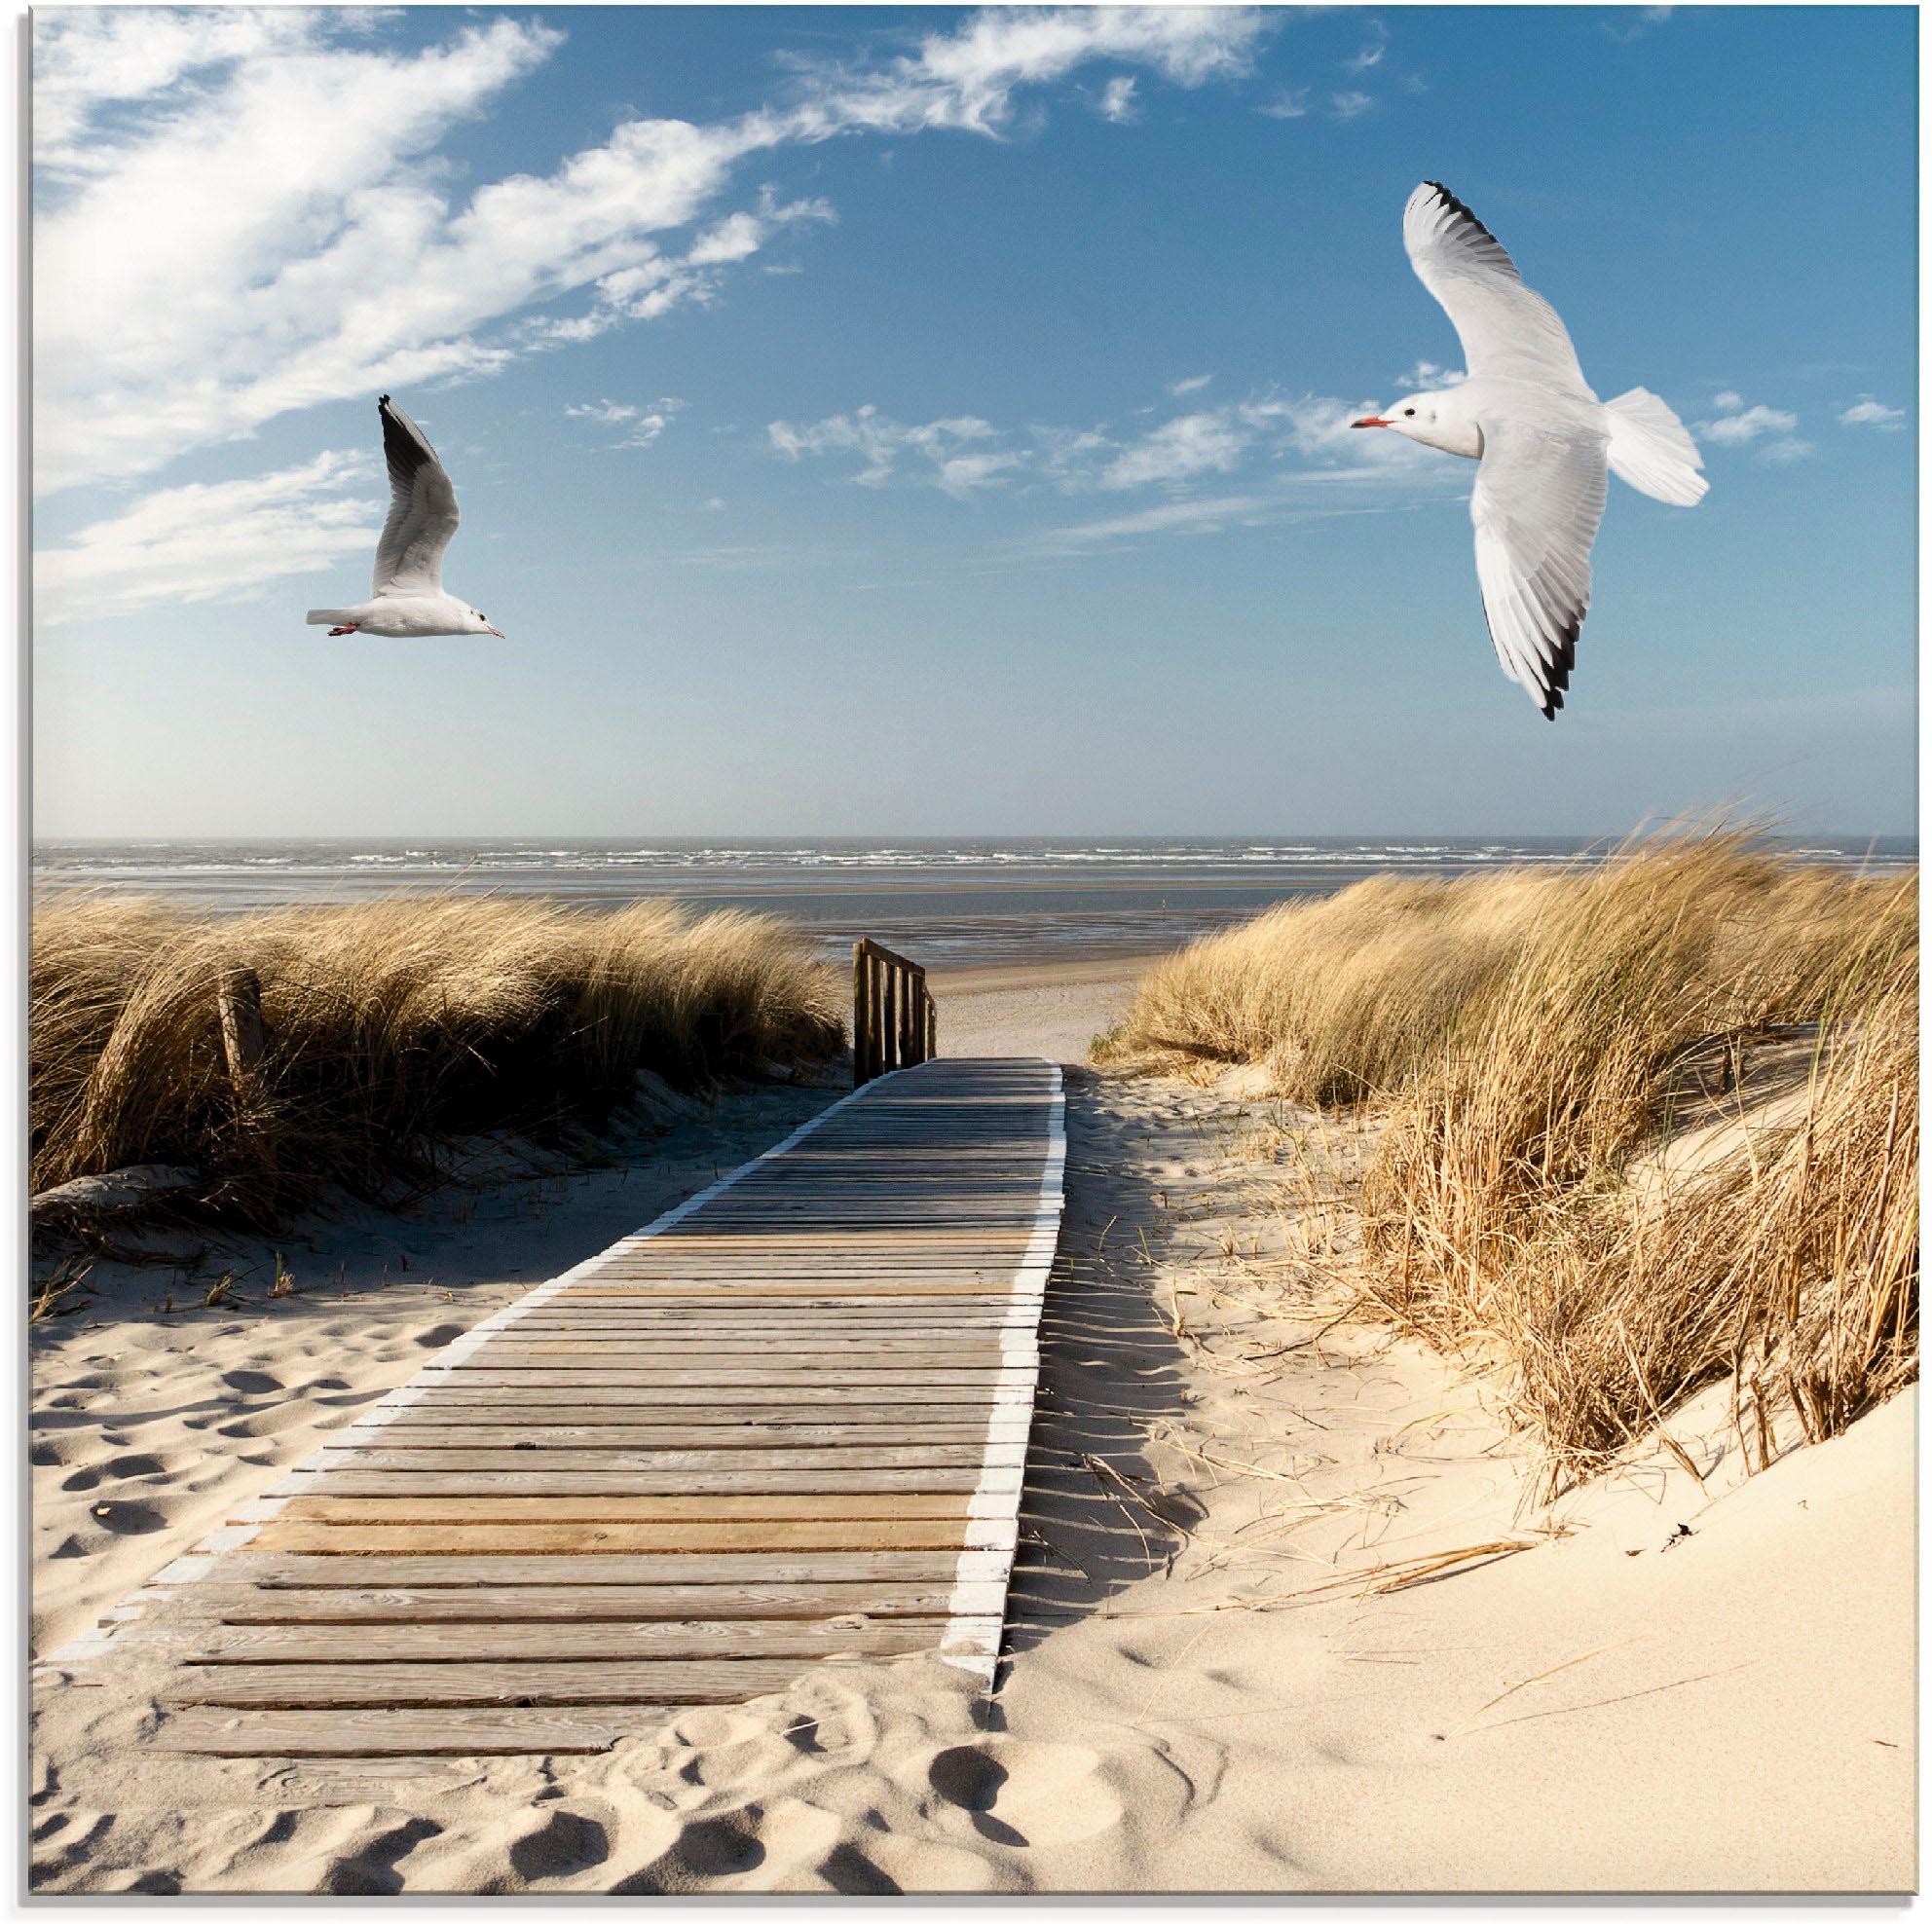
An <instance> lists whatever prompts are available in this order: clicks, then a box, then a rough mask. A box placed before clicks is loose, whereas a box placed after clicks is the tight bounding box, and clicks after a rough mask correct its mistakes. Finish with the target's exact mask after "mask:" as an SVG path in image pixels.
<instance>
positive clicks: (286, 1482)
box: [276, 1458, 1018, 1509]
mask: <svg viewBox="0 0 1932 1924" xmlns="http://www.w3.org/2000/svg"><path fill="white" fill-rule="evenodd" d="M528 1461H529V1459H527V1458H526V1459H525V1462H526V1463H528ZM983 1474H984V1472H983V1471H982V1470H981V1469H980V1467H979V1465H977V1464H969V1465H967V1466H966V1467H964V1468H960V1469H791V1470H786V1469H757V1468H751V1469H736V1470H675V1471H672V1472H670V1473H669V1474H663V1473H655V1474H653V1473H652V1472H651V1471H650V1470H638V1469H619V1470H603V1471H599V1470H582V1469H576V1470H545V1469H530V1468H527V1467H523V1468H518V1469H476V1468H454V1469H452V1468H450V1467H448V1466H445V1467H442V1468H440V1469H429V1470H425V1469H411V1468H402V1469H357V1468H338V1467H336V1466H335V1465H334V1464H330V1465H328V1466H327V1467H326V1468H322V1469H316V1470H307V1469H296V1470H290V1471H289V1472H288V1473H287V1474H286V1475H285V1476H284V1477H283V1478H282V1480H281V1482H280V1483H279V1484H277V1485H276V1489H277V1491H278V1492H282V1491H299V1492H300V1493H301V1494H303V1495H305V1496H309V1495H313V1496H317V1497H322V1496H327V1497H417V1498H436V1497H441V1496H445V1495H450V1496H471V1495H473V1496H481V1495H484V1494H487V1493H489V1492H492V1491H495V1492H498V1493H501V1494H502V1495H503V1496H506V1497H507V1496H517V1497H531V1498H544V1497H565V1498H576V1497H596V1498H600V1499H601V1498H604V1497H605V1496H606V1495H609V1496H611V1497H622V1496H632V1497H667V1498H668V1497H674V1496H679V1495H689V1496H690V1497H692V1498H693V1499H696V1498H699V1497H701V1496H704V1495H711V1494H716V1495H717V1496H719V1497H721V1498H723V1497H728V1496H752V1495H770V1496H776V1495H786V1496H794V1497H810V1496H826V1497H831V1496H841V1495H848V1494H850V1495H857V1494H862V1493H866V1492H873V1493H880V1494H896V1493H905V1492H918V1493H923V1494H925V1495H929V1496H932V1495H945V1494H950V1495H954V1496H962V1497H970V1496H971V1495H972V1494H973V1492H974V1491H975V1490H976V1489H978V1488H979V1486H980V1481H981V1478H982V1476H983ZM1015 1474H1018V1472H1015ZM565 1507H566V1508H567V1509H568V1508H569V1507H570V1505H568V1504H566V1505H565Z"/></svg>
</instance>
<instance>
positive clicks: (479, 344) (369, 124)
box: [34, 7, 1271, 488]
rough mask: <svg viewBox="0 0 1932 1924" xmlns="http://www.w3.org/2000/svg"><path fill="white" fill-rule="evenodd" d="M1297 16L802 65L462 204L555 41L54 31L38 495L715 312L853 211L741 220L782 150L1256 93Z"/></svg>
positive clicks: (1043, 26)
mask: <svg viewBox="0 0 1932 1924" xmlns="http://www.w3.org/2000/svg"><path fill="white" fill-rule="evenodd" d="M1270 27H1271V19H1270V18H1269V17H1268V16H1266V15H1264V14H1263V13H1262V12H1260V11H1259V10H1254V9H1248V8H1238V7H1234V8H1205V9H1181V8H1172V9H1170V8H1135V7H1094V8H1087V7H1069V8H1038V9H1036V8H1026V9H1018V8H1016V9H1011V10H1009V9H990V10H988V11H986V12H984V13H980V14H974V15H970V16H968V17H967V18H966V19H964V20H963V21H962V22H961V23H959V24H958V25H957V26H955V27H950V28H948V29H947V30H943V31H935V32H933V33H931V34H929V35H927V36H926V37H925V38H924V39H922V40H921V41H920V42H919V43H918V46H917V48H916V50H915V51H914V52H912V53H910V54H905V55H900V56H895V57H893V58H892V59H890V60H889V61H887V62H885V63H883V64H873V65H870V66H850V65H822V66H810V67H806V68H802V69H800V70H799V72H798V73H797V74H796V75H795V76H794V79H793V82H792V84H791V88H790V97H789V98H787V99H785V100H783V101H781V102H780V103H778V104H775V105H771V106H766V107H761V108H759V109H757V110H755V111H753V112H750V113H747V114H743V115H740V116H738V117H736V118H734V119H730V120H725V121H721V122H717V123H713V124H693V123H691V122H687V121H677V120H634V121H626V122H624V123H622V124H621V125H619V126H618V127H617V128H616V129H614V130H613V133H612V134H611V136H610V138H609V139H608V140H606V141H604V142H602V143H601V144H598V145H596V146H591V147H586V148H584V149H582V150H581V151H579V152H577V153H575V154H572V155H569V156H568V157H566V158H565V159H564V160H563V161H562V162H561V163H560V164H559V165H558V166H556V167H555V168H554V169H553V170H552V171H550V172H549V173H547V174H536V173H526V174H516V175H511V176H508V177H505V178H502V179H498V180H489V181H485V182H484V183H482V184H481V185H479V186H477V187H475V188H474V190H473V191H470V192H468V193H467V195H466V198H464V197H463V196H462V195H460V193H459V191H458V189H457V188H456V186H455V184H454V183H455V181H456V179H457V177H456V176H454V175H450V174H445V173H442V172H440V171H438V170H437V169H435V168H434V167H425V166H423V164H422V163H423V159H424V157H425V156H427V155H428V154H430V153H431V152H432V151H433V150H434V149H435V147H436V146H437V144H438V143H439V142H440V141H441V139H442V138H443V136H444V135H445V134H446V133H447V132H449V130H450V129H452V128H453V127H455V126H456V125H457V124H458V123H459V122H461V121H463V120H465V119H468V118H472V117H474V116H475V115H477V114H479V113H481V112H483V111H485V110H487V109H488V108H490V107H491V106H492V105H493V104H494V103H495V102H496V100H497V99H498V97H499V96H500V95H501V94H502V92H504V90H506V89H507V88H509V87H510V86H512V85H513V84H514V83H515V82H517V81H518V80H520V79H522V78H523V77H525V76H526V75H528V74H529V73H530V72H531V71H532V70H533V69H535V68H536V67H538V66H539V65H540V64H541V63H542V62H543V61H544V60H545V59H547V58H548V56H550V54H551V52H552V51H553V50H554V48H555V47H556V46H557V45H558V44H559V42H560V39H561V35H560V34H559V33H557V32H556V31H555V30H553V29H552V28H550V27H548V26H545V25H542V24H539V23H538V22H535V21H527V20H517V19H502V18H499V19H495V20H492V21H490V22H489V23H488V24H464V25H463V26H462V27H461V28H459V29H458V30H456V31H454V32H452V33H450V34H448V35H447V36H446V37H445V38H444V39H442V40H440V41H438V42H436V43H434V44H432V45H430V46H428V47H426V48H419V49H411V50H400V51H399V50H395V49H393V48H390V47H386V46H379V45H378V44H376V42H375V41H374V40H373V39H372V37H371V29H372V19H371V18H370V17H366V16H360V15H357V14H356V13H355V12H354V10H345V9H291V10H287V11H285V12H283V11H279V10H272V11H271V13H270V15H269V17H261V16H258V15H256V14H254V13H247V14H242V13H240V12H237V13H234V14H229V13H215V12H212V11H210V12H208V13H206V14H196V13H193V12H190V13H187V14H175V13H169V12H167V11H164V10H154V9H147V8H129V9H115V10H112V11H111V12H91V11H90V10H86V9H55V10H53V11H51V12H43V13H42V14H40V15H38V16H36V18H35V22H34V32H35V64H36V72H37V74H39V75H44V76H46V77H47V79H46V92H45V96H44V97H45V100H46V101H47V103H48V104H47V106H46V107H45V108H44V109H42V110H37V113H36V129H37V133H38V134H39V136H40V138H41V152H42V156H43V160H44V164H45V166H46V175H45V178H46V182H47V192H46V194H45V196H44V197H43V205H42V207H41V209H40V213H39V221H38V227H37V259H36V275H35V288H36V307H37V313H36V326H37V338H38V341H39V344H40V352H39V363H38V366H37V368H36V378H37V388H38V396H39V399H40V401H41V403H42V422H43V427H42V432H41V435H40V442H39V450H38V453H39V463H40V473H39V479H40V481H41V483H42V485H43V486H44V487H50V488H54V487H64V486H71V485H74V484H76V483H80V482H85V481H90V480H97V479H101V478H108V477H114V476H127V475H134V474H140V473H145V472H149V471H152V470H153V469H155V468H157V467H159V466H161V465H163V464H165V463H166V462H167V461H169V460H171V459H173V458H174V457H176V456H178V455H180V454H182V453H185V452H187V451H188V450H190V449H192V448H196V447H201V446H205V445H208V444H210V443H213V442H218V441H223V440H229V439H234V438H237V437H240V436H243V435H246V434H248V433H250V432H252V431H253V430H254V429H255V428H257V427H258V426H260V425H262V424H263V423H265V422H267V421H269V420H272V419H273V418H275V417H276V416H278V415H279V414H282V413H285V412H287V411H288V410H290V409H296V408H303V407H309V406H313V405H316V403H318V402H322V401H328V400H335V399H341V398H345V397H347V396H350V395H356V394H363V393H366V392H368V391H369V390H370V389H372V388H379V387H390V388H403V387H421V386H422V385H424V384H426V383H428V382H433V381H443V380H450V379H455V378H463V377H476V376H480V375H485V374H489V373H492V372H494V371H497V370H499V369H501V368H502V367H503V366H504V365H505V364H507V363H508V362H509V361H510V360H512V359H514V358H516V357H517V356H519V355H522V354H526V353H530V352H534V351H543V350H545V349H555V348H558V347H565V346H568V345H570V344H571V343H573V342H576V341H581V340H584V339H588V338H590V337H591V336H593V335H595V334H598V333H601V332H603V331H605V330H606V329H608V328H610V327H613V326H617V325H622V324H627V323H633V322H637V321H645V320H650V319H651V318H653V317H655V316H656V315H659V314H664V313H667V312H669V311H670V310H671V309H672V308H674V307H677V306H679V305H681V304H687V303H691V302H702V301H704V300H707V299H712V298H715V297H716V293H717V290H718V287H719V285H720V277H721V276H722V275H725V274H726V273H728V272H729V271H730V270H731V269H733V268H734V267H738V266H741V265H742V264H743V263H744V262H746V261H747V260H749V259H750V258H751V257H752V256H753V255H755V254H756V253H757V252H758V250H759V249H760V248H761V247H762V246H763V245H765V244H766V242H767V241H768V240H769V239H770V237H771V235H772V234H773V233H774V232H775V231H777V230H778V229H780V228H785V227H790V226H793V225H795V224H796V223H798V222H799V221H804V220H813V219H824V218H826V217H827V216H828V215H829V213H830V211H831V210H830V209H829V208H827V207H826V206H825V204H824V203H820V202H793V203H779V202H777V201H776V200H775V198H774V197H772V196H770V195H768V194H767V195H764V196H761V197H760V198H759V200H758V202H757V203H756V204H755V205H746V206H743V207H740V208H738V209H736V210H733V209H730V208H729V207H728V206H727V207H725V208H719V207H718V206H717V204H716V203H718V202H719V201H720V200H722V199H723V198H724V197H725V195H726V193H727V192H728V190H729V189H730V188H731V186H732V184H733V182H734V181H735V179H736V177H737V175H738V173H739V171H740V169H741V168H742V167H743V166H744V165H745V163H746V162H747V161H748V160H750V159H751V158H752V157H754V156H757V155H760V154H764V153H769V152H771V151H772V150H774V149H778V148H782V147H785V146H789V145H799V144H808V143H812V142H816V141H821V140H827V139H832V138H835V137H838V136H841V135H850V134H863V133H887V134H894V135H899V134H913V133H917V132H920V131H922V130H925V129H938V128H952V129H966V130H970V131H972V132H976V133H979V134H983V135H985V136H988V137H997V136H998V135H999V134H1000V133H1001V132H1002V131H1003V129H1005V128H1006V127H1007V126H1008V125H1009V123H1010V122H1011V120H1012V119H1013V117H1014V114H1015V113H1016V111H1017V105H1016V96H1017V95H1018V94H1019V93H1020V92H1022V90H1025V89H1029V88H1036V87H1040V86H1044V85H1047V84H1049V83H1052V82H1056V81H1059V80H1061V79H1063V78H1064V77H1065V76H1067V75H1068V74H1070V73H1071V72H1073V71H1074V70H1075V69H1076V68H1078V67H1080V66H1082V65H1084V64H1086V63H1089V62H1091V61H1095V60H1107V61H1110V62H1112V63H1114V64H1115V65H1117V66H1119V65H1128V66H1133V67H1136V68H1138V69H1140V70H1141V71H1142V72H1143V73H1151V74H1153V75H1155V76H1157V77H1158V78H1160V79H1162V80H1164V81H1167V82H1169V83H1170V84H1173V85H1176V86H1181V87H1198V86H1201V85H1203V84H1205V83H1207V82H1208V81H1211V80H1215V79H1218V78H1225V77H1232V76H1236V75H1239V74H1243V73H1245V72H1246V71H1247V70H1248V68H1249V65H1250V63H1251V57H1252V53H1253V49H1254V47H1255V45H1256V44H1257V42H1258V41H1259V39H1260V38H1261V36H1262V35H1263V34H1264V33H1265V32H1267V31H1268V30H1270ZM157 209H165V210H166V217H165V218H158V217H157V213H156V210H157ZM704 219H708V220H709V221H710V225H709V226H707V227H704V228H703V229H701V230H699V231H696V232H695V234H694V236H693V237H692V238H688V239H687V240H683V241H682V242H680V243H679V244H677V245H670V244H667V243H666V241H665V240H664V239H663V237H664V236H665V235H667V234H669V233H671V232H673V231H675V230H682V229H694V228H695V227H696V223H698V222H699V221H700V220H704ZM189 258H191V259H192V261H193V265H194V271H193V273H192V274H184V273H183V272H182V266H183V261H184V259H189Z"/></svg>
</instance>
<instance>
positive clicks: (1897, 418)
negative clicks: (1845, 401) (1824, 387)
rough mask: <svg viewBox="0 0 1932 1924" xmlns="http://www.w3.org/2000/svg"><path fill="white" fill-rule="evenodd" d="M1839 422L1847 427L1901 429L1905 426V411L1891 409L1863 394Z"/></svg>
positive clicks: (1841, 416) (1842, 415) (1847, 409)
mask: <svg viewBox="0 0 1932 1924" xmlns="http://www.w3.org/2000/svg"><path fill="white" fill-rule="evenodd" d="M1839 424H1840V425H1842V426H1845V427H1880V428H1899V427H1903V426H1904V425H1905V409H1904V408H1889V407H1887V406H1886V405H1885V404H1884V402H1883V401H1880V400H1876V399H1875V398H1874V397H1873V396H1872V395H1870V394H1861V395H1859V397H1858V398H1857V400H1855V401H1854V402H1852V404H1851V406H1850V407H1848V408H1846V409H1845V411H1844V412H1843V413H1842V414H1840V415H1839Z"/></svg>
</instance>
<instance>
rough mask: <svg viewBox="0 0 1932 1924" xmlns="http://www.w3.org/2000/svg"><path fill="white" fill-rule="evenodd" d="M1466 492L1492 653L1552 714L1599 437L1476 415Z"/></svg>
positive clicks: (1579, 587) (1598, 500)
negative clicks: (1473, 468) (1476, 448)
mask: <svg viewBox="0 0 1932 1924" xmlns="http://www.w3.org/2000/svg"><path fill="white" fill-rule="evenodd" d="M1482 438H1483V451H1482V466H1481V467H1480V468H1479V469H1478V470H1477V473H1476V486H1475V493H1474V494H1473V495H1472V496H1471V497H1470V499H1469V518H1470V519H1471V520H1472V521H1474V523H1475V525H1476V579H1477V580H1478V581H1480V582H1481V583H1482V606H1483V612H1484V613H1485V614H1487V615H1488V616H1489V635H1490V639H1491V641H1493V642H1494V643H1495V644H1496V654H1497V659H1498V660H1499V661H1501V662H1502V663H1503V672H1504V673H1505V675H1507V676H1508V677H1509V679H1510V680H1511V681H1512V682H1520V683H1521V684H1522V685H1523V686H1524V687H1526V688H1527V689H1528V690H1529V691H1530V699H1531V700H1532V701H1534V702H1535V703H1536V705H1537V706H1538V707H1539V708H1540V709H1542V712H1543V714H1544V716H1545V717H1546V718H1547V719H1548V720H1550V721H1552V722H1553V721H1555V719H1556V711H1557V710H1558V709H1559V708H1561V707H1562V706H1563V691H1564V689H1565V688H1567V687H1568V686H1569V685H1570V670H1571V668H1572V667H1573V666H1574V665H1575V663H1576V660H1577V635H1578V631H1579V629H1580V628H1581V627H1582V625H1583V615H1584V613H1585V611H1587V610H1588V608H1589V606H1590V543H1591V542H1592V541H1593V540H1595V539H1596V534H1597V523H1598V522H1599V521H1600V520H1601V519H1602V518H1603V498H1604V491H1605V489H1606V488H1607V487H1608V486H1609V464H1608V462H1607V460H1606V458H1605V453H1604V449H1605V438H1604V436H1603V435H1601V434H1591V433H1588V432H1585V431H1583V430H1581V429H1569V430H1565V429H1556V428H1542V427H1534V426H1529V425H1524V424H1523V423H1521V422H1511V421H1501V422H1495V423H1491V422H1487V421H1485V422H1484V423H1483V424H1482Z"/></svg>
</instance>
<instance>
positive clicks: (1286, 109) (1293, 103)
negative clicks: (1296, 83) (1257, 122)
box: [1254, 87, 1310, 120]
mask: <svg viewBox="0 0 1932 1924" xmlns="http://www.w3.org/2000/svg"><path fill="white" fill-rule="evenodd" d="M1309 92H1310V90H1309V89H1308V88H1306V87H1292V88H1285V89H1283V90H1282V92H1280V93H1278V94H1276V96H1275V97H1274V99H1272V100H1270V101H1269V102H1268V103H1267V104H1266V105H1265V106H1260V107H1256V108H1255V110H1254V111H1255V112H1256V113H1257V114H1266V115H1267V116H1268V118H1269V119H1270V120H1302V119H1305V118H1306V117H1307V114H1308V95H1309Z"/></svg>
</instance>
